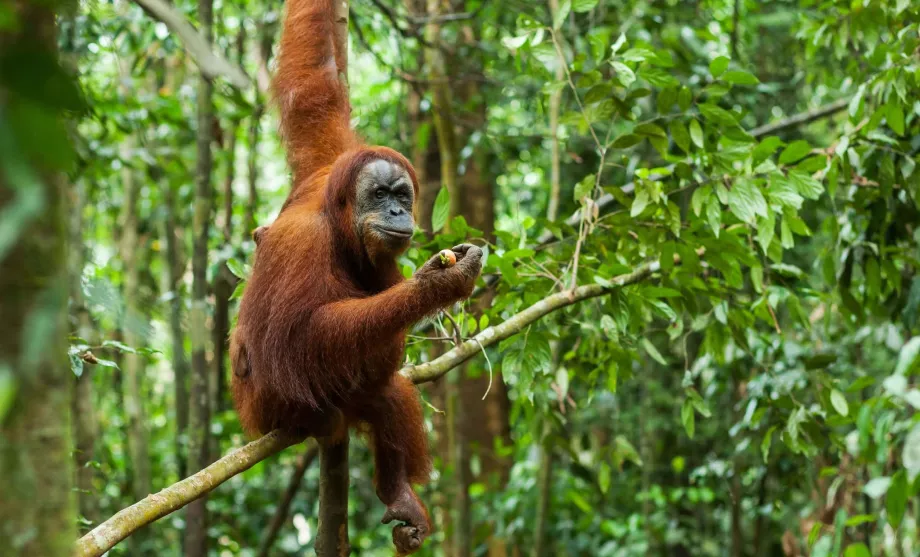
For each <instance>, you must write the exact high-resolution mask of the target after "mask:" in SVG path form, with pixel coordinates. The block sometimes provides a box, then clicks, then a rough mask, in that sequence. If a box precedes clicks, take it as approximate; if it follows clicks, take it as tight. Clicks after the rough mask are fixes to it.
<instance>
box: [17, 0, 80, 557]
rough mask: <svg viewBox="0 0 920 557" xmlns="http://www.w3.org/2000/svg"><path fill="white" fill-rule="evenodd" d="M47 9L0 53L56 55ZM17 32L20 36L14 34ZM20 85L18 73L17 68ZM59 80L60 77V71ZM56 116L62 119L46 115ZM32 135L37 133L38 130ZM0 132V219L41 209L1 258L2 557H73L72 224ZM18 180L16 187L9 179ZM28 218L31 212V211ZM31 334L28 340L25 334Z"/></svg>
mask: <svg viewBox="0 0 920 557" xmlns="http://www.w3.org/2000/svg"><path fill="white" fill-rule="evenodd" d="M48 6H49V5H48V4H42V3H36V2H29V3H25V2H18V3H13V4H12V10H13V12H12V13H13V16H14V17H15V18H16V20H17V21H19V22H20V23H21V25H20V26H18V27H9V26H7V27H5V28H4V29H2V30H0V48H8V47H10V46H14V47H17V48H19V47H22V48H25V49H28V50H31V51H35V52H42V51H43V52H47V53H50V54H52V55H55V54H56V48H55V46H56V40H55V39H56V36H55V26H54V14H53V13H52V12H51V11H50V10H49V9H48ZM13 29H21V30H22V32H21V33H17V32H16V31H15V30H13ZM12 71H13V76H14V77H13V79H16V77H17V76H16V73H17V72H19V71H21V70H20V69H18V68H16V67H13V68H12ZM60 71H62V70H60ZM7 110H11V111H15V110H18V107H17V106H16V96H15V95H2V96H0V114H2V113H5V112H6V111H7ZM49 113H50V115H52V116H54V115H55V114H54V113H53V112H52V111H51V109H49ZM33 131H34V130H33ZM15 134H16V132H15V131H11V128H10V127H9V126H3V127H2V133H0V142H2V147H0V151H2V152H3V156H4V164H5V165H6V164H9V168H12V167H13V165H14V164H15V165H17V171H19V172H18V174H19V176H22V175H23V174H22V172H26V173H28V174H30V175H32V176H31V177H32V178H34V179H31V180H21V181H20V182H18V183H10V182H7V181H6V180H8V179H10V178H8V177H7V176H10V175H9V174H0V211H6V210H9V209H10V208H12V207H14V206H16V205H17V204H19V205H20V208H23V205H24V204H23V199H24V196H28V197H30V198H32V199H34V198H36V197H37V198H38V199H41V200H42V202H41V204H40V206H39V207H37V209H36V210H34V211H33V212H32V213H31V216H30V217H29V218H28V220H26V221H25V222H24V223H23V227H22V228H21V229H17V230H15V232H16V233H18V234H19V236H18V238H17V240H16V243H15V244H14V245H12V246H10V249H9V250H8V251H3V252H2V253H0V292H2V293H3V295H0V315H2V316H3V318H2V319H0V392H3V393H4V394H6V395H11V398H12V400H11V403H12V404H11V406H10V407H7V408H3V409H0V470H2V471H3V473H2V474H0V494H2V495H0V555H4V556H7V555H8V556H12V557H17V556H30V555H40V556H42V557H64V556H69V555H70V554H71V552H72V551H73V538H74V536H76V533H77V531H76V527H75V521H74V494H73V457H72V453H71V450H72V447H71V423H70V419H71V418H70V408H71V388H72V386H73V379H72V375H71V371H70V369H69V367H68V365H67V356H66V354H67V343H66V341H65V339H66V338H67V337H66V335H67V326H66V315H67V309H66V308H67V275H66V273H67V217H66V209H65V207H66V205H65V200H64V188H63V181H62V180H61V179H60V177H58V176H52V174H51V171H52V170H56V169H49V168H38V167H37V166H34V165H31V164H30V163H29V162H28V161H30V160H31V161H42V160H44V159H43V158H40V157H35V158H32V157H31V156H30V155H31V153H29V154H28V155H27V154H26V153H22V152H18V151H19V148H20V146H19V145H18V139H19V138H18V137H17V136H16V135H15ZM12 179H16V178H12ZM25 210H26V211H28V210H29V209H28V208H26V209H25ZM24 333H26V334H24Z"/></svg>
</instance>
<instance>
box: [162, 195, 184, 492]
mask: <svg viewBox="0 0 920 557" xmlns="http://www.w3.org/2000/svg"><path fill="white" fill-rule="evenodd" d="M164 182H165V181H164ZM163 190H164V197H165V202H166V223H165V226H164V230H163V236H164V237H165V238H166V278H167V282H168V285H167V288H168V290H169V292H170V298H169V333H170V336H171V337H172V366H173V376H174V379H173V381H174V397H175V401H174V404H175V409H176V460H177V462H178V463H179V477H180V478H184V477H185V476H186V475H188V474H187V472H188V467H187V464H186V463H187V458H188V451H187V448H188V411H189V394H188V359H187V358H186V357H185V334H184V333H183V331H182V298H183V288H182V275H183V270H184V268H185V264H184V262H185V259H184V257H183V255H182V251H183V247H184V245H183V244H184V242H183V241H182V231H181V230H180V228H179V224H178V217H177V214H176V213H177V211H178V207H177V204H176V199H175V188H174V187H173V186H172V185H171V184H169V183H164V185H163Z"/></svg>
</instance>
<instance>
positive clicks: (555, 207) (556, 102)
mask: <svg viewBox="0 0 920 557" xmlns="http://www.w3.org/2000/svg"><path fill="white" fill-rule="evenodd" d="M549 11H550V14H551V15H552V16H553V18H555V17H556V12H558V11H559V0H549ZM555 78H556V83H560V82H562V80H563V79H564V78H565V69H564V68H563V67H562V64H561V63H557V64H556V70H555ZM561 105H562V90H561V89H553V91H552V92H551V93H550V95H549V133H550V141H551V142H552V151H551V154H552V158H551V159H550V161H551V163H550V164H551V167H550V187H549V201H548V202H547V204H546V218H547V220H550V221H554V220H556V217H558V216H559V195H560V189H561V187H560V173H561V170H560V169H561V161H560V153H559V109H560V107H561Z"/></svg>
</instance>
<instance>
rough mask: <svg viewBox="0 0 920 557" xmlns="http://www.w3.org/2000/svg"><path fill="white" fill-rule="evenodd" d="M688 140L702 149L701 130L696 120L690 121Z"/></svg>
mask: <svg viewBox="0 0 920 557" xmlns="http://www.w3.org/2000/svg"><path fill="white" fill-rule="evenodd" d="M690 139H692V140H693V143H695V144H696V146H697V147H699V148H700V149H702V148H703V129H702V128H701V127H700V123H699V122H698V121H697V119H696V118H693V119H691V120H690Z"/></svg>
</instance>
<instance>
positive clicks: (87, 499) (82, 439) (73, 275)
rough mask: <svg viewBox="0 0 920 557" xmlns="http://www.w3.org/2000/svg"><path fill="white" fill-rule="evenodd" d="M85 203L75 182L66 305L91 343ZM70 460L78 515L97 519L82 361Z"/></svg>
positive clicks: (90, 409) (87, 382) (87, 369)
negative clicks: (85, 279) (85, 286)
mask: <svg viewBox="0 0 920 557" xmlns="http://www.w3.org/2000/svg"><path fill="white" fill-rule="evenodd" d="M85 204H86V187H85V185H84V183H83V182H82V181H81V182H77V183H75V184H74V185H73V187H72V190H71V208H70V232H69V236H70V244H71V249H70V271H69V274H70V305H71V311H72V316H71V317H72V328H73V330H75V331H76V335H77V337H79V338H81V339H83V340H84V341H86V343H87V344H94V342H93V337H94V336H95V335H94V334H93V329H92V322H91V319H90V315H89V310H88V309H87V308H86V303H85V300H84V296H83V266H84V264H85V260H86V250H85V248H84V246H85V245H86V243H85V241H84V240H85V239H84V237H83V236H84V235H83V208H84V205H85ZM72 411H73V439H74V464H76V485H77V501H78V503H79V510H80V516H82V517H83V519H84V520H86V521H89V522H90V523H95V522H96V520H98V518H99V517H98V505H97V501H96V494H95V490H94V488H93V478H94V477H95V475H96V474H95V468H94V467H92V466H90V465H89V463H90V462H91V461H92V460H93V458H94V456H95V445H96V429H97V426H96V408H95V405H94V404H93V367H92V366H91V365H84V366H83V372H82V373H81V374H80V375H78V376H77V377H76V378H75V381H74V396H73V407H72Z"/></svg>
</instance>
